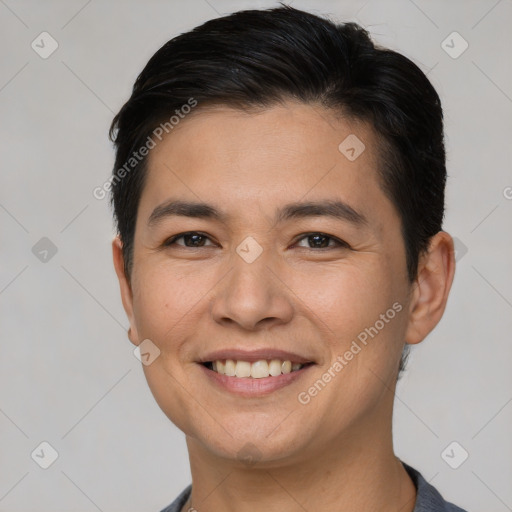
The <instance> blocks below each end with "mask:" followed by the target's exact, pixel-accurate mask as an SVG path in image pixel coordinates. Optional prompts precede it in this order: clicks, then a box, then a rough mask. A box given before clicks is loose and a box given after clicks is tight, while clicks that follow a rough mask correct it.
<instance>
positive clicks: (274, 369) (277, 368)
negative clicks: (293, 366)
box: [268, 359, 283, 377]
mask: <svg viewBox="0 0 512 512" xmlns="http://www.w3.org/2000/svg"><path fill="white" fill-rule="evenodd" d="M282 364H283V363H281V361H279V359H272V361H270V364H269V365H268V373H270V375H272V377H277V376H278V375H281V365H282Z"/></svg>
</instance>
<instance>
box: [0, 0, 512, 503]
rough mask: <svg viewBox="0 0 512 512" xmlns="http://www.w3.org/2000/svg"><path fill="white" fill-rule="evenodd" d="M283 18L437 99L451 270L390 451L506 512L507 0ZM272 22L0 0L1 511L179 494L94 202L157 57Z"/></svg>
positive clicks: (225, 7) (177, 471)
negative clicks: (350, 41) (313, 27)
mask: <svg viewBox="0 0 512 512" xmlns="http://www.w3.org/2000/svg"><path fill="white" fill-rule="evenodd" d="M291 3H292V5H293V6H295V7H298V8H303V9H306V10H311V11H313V12H317V13H324V14H329V15H331V16H332V17H333V18H335V19H338V20H339V21H349V20H355V21H357V22H359V23H361V24H362V25H364V26H365V27H366V28H368V29H369V30H370V32H371V33H372V35H373V37H374V39H375V40H376V41H378V42H380V43H381V44H383V45H386V46H389V47H391V48H393V49H397V50H399V51H401V52H403V53H404V54H405V55H407V56H408V57H409V58H411V59H412V60H413V61H415V62H416V63H417V64H418V65H419V66H420V67H421V68H422V69H423V70H424V71H425V72H428V76H429V78H430V79H431V81H432V82H433V84H434V86H435V87H436V88H437V90H438V92H439V94H440V96H441V98H442V101H443V104H444V111H445V119H446V142H447V150H448V173H449V180H448V184H447V215H446V223H445V229H446V230H447V231H449V232H450V233H451V234H452V235H453V236H455V237H457V239H458V242H457V243H458V256H457V257H458V260H459V261H458V268H457V272H456V277H455V281H454V285H453V289H452V293H451V296H450V299H449V302H448V307H447V310H446V313H445V316H444V318H443V319H442V321H441V323H440V325H439V326H438V328H437V329H436V330H435V331H434V332H433V333H432V334H431V335H430V336H429V337H428V339H427V340H426V341H425V342H424V343H422V344H421V345H420V346H418V347H417V348H416V349H415V350H413V355H412V358H411V360H410V363H409V369H408V371H407V373H406V375H405V376H404V377H403V379H402V380H401V382H400V384H399V388H398V391H397V399H396V413H395V425H394V436H395V443H396V450H397V454H398V455H399V456H400V457H401V458H402V459H403V460H405V461H406V462H409V463H410V464H412V465H413V466H414V467H416V468H418V469H419V470H420V471H421V472H422V473H423V474H424V476H425V477H426V478H427V480H429V481H431V482H432V483H433V484H434V485H435V486H436V487H437V488H438V489H439V490H440V491H441V492H442V493H443V494H444V495H445V497H446V498H447V499H449V500H452V501H454V502H456V503H457V504H459V505H461V506H463V507H466V508H467V509H468V510H471V511H476V510H485V511H486V512H506V511H507V510H512V486H511V481H512V436H511V435H510V433H511V423H512V403H511V402H512V385H511V384H512V377H511V371H510V365H511V364H510V362H511V361H512V343H511V342H510V333H511V332H512V314H511V313H512V271H511V266H510V262H511V261H512V243H511V234H512V200H511V199H507V196H508V198H511V197H512V188H507V187H512V173H511V165H510V164H511V153H512V150H511V144H510V141H511V137H512V121H511V120H512V116H511V113H512V100H511V96H512V83H511V78H512V70H511V62H512V59H510V49H511V40H512V32H511V30H510V26H511V22H512V2H511V1H510V0H500V1H496V0H492V1H484V0H480V1H476V0H473V1H450V2H446V1H429V2H427V1H420V0H416V1H415V2H413V1H410V0H396V1H377V0H370V1H366V0H365V1H341V0H337V1H316V2H313V1H312V0H310V1H299V0H295V1H294V2H291ZM272 5H275V2H270V1H239V2H235V1H227V0H226V1H223V0H209V1H208V2H207V1H205V0H189V1H186V2H178V1H166V2H163V1H151V2H135V1H130V2H121V1H99V0H92V1H85V0H73V1H66V2H64V1H62V2H56V1H48V2H41V1H39V2H36V1H35V0H34V1H13V0H0V34H1V36H0V37H1V45H0V55H1V69H0V119H1V128H2V133H1V138H0V144H1V167H2V172H1V186H0V223H1V236H0V250H1V265H0V315H1V316H0V336H1V357H0V434H1V435H0V461H1V466H0V510H1V511H9V512H21V511H24V512H25V511H27V512H28V511H35V510H38V511H41V512H45V511H53V512H59V511H96V510H100V511H104V512H107V511H126V512H130V511H133V512H135V511H144V510H145V511H157V510H160V508H162V507H163V506H164V505H166V504H168V503H169V502H170V501H172V500H173V499H174V497H175V496H176V495H177V494H178V493H179V492H180V491H181V490H182V489H183V488H184V487H185V486H186V485H187V484H188V483H189V481H190V473H189V470H188V459H187V453H186V447H185V442H184V435H183V434H182V433H181V432H180V431H178V429H177V428H176V427H174V426H173V425H172V424H171V423H170V422H169V421H168V419H167V418H166V417H165V416H164V414H163V413H162V412H161V411H160V409H159V408H158V406H157V405H156V403H155V401H154V399H153V397H152V395H151V394H150V392H149V389H148V386H147V384H146V381H145V379H144V375H143V372H142V369H141V366H140V363H139V361H138V360H137V359H136V358H135V357H134V355H133V346H132V345H131V343H130V342H129V341H128V339H127V336H126V329H127V327H128V322H127V320H126V318H125V315H124V311H123V310H122V306H121V300H120V297H119V292H118V284H117V280H116V277H115V274H114V271H113V266H112V262H111V248H110V242H111V239H112V236H113V234H114V231H113V224H112V220H111V213H110V210H109V207H108V202H107V200H102V201H100V200H97V199H95V198H94V197H93V195H92V190H93V189H94V187H96V186H101V185H102V184H103V183H104V181H105V180H106V179H107V178H108V176H109V173H110V170H111V166H112V164H113V151H112V148H111V145H110V143H109V142H108V140H107V129H108V127H109V124H110V121H111V119H112V117H113V114H114V113H115V112H117V110H118V109H119V108H120V107H121V105H122V104H123V102H124V101H125V100H126V99H127V98H128V96H129V93H130V89H131V87H132V84H133V81H134V80H135V78H136V75H137V74H138V73H139V72H140V71H141V69H142V67H143V66H144V64H145V63H146V62H147V60H148V59H149V57H150V56H151V55H152V54H153V53H154V52H155V51H156V50H157V49H158V48H159V47H160V46H161V45H162V44H163V43H164V42H166V41H167V40H168V39H170V38H171V37H173V36H175V35H177V34H179V33H181V32H183V31H186V30H189V29H191V28H193V27H194V26H196V25H197V24H199V23H202V22H203V21H206V20H207V19H210V18H213V17H217V16H219V15H220V14H224V13H228V12H232V11H235V10H238V9H242V8H249V7H252V8H265V7H270V6H272ZM43 31H47V32H49V33H50V34H51V36H52V37H53V38H54V39H55V40H56V41H57V42H58V45H59V46H58V49H57V50H56V51H55V52H54V53H53V54H52V55H51V56H49V57H48V58H47V59H43V58H41V57H40V56H39V54H38V53H36V52H35V51H34V50H33V49H32V47H31V43H32V41H33V40H35V41H36V43H37V42H38V41H39V45H40V46H42V45H43V44H44V46H45V48H46V50H47V49H48V48H49V47H50V46H49V45H50V43H49V40H48V39H46V40H45V41H46V42H44V43H41V42H40V38H38V36H39V34H40V33H41V32H43ZM454 31H457V32H458V33H459V34H460V35H461V36H462V37H463V38H464V40H466V41H467V43H468V44H469V47H468V49H467V50H466V51H465V52H464V53H462V54H461V55H460V56H458V58H453V56H450V55H449V54H448V53H447V51H445V49H449V48H446V46H447V45H448V47H449V46H451V47H452V48H451V49H449V51H451V52H452V54H453V53H454V52H459V51H460V50H461V49H462V44H463V41H462V40H461V39H460V38H458V36H455V39H454V38H453V37H452V38H451V39H450V38H449V39H448V40H447V42H446V43H444V45H442V42H443V41H444V40H446V38H447V36H449V35H450V34H451V33H452V32H454ZM45 37H46V36H45ZM43 237H47V238H48V239H49V240H51V242H52V243H53V244H54V246H55V247H56V248H57V252H56V254H54V255H52V252H51V248H50V252H48V253H47V254H45V253H44V249H45V247H46V249H48V242H47V241H42V242H39V241H40V239H41V238H43ZM38 242H39V245H36V244H37V243H38ZM45 244H47V245H46V246H45ZM34 246H36V249H34V251H33V247H34ZM41 251H43V252H41ZM466 251H467V252H466ZM45 258H46V259H45ZM43 441H46V442H48V443H50V445H51V446H52V447H53V448H54V449H55V450H56V451H57V452H58V454H59V456H58V458H57V460H56V461H55V462H54V463H53V464H52V465H51V466H50V467H49V468H48V469H42V468H41V467H39V465H38V463H36V460H37V461H39V462H40V463H42V462H44V461H45V460H46V461H48V457H49V456H50V454H49V450H48V449H45V448H44V447H43V451H42V452H41V448H39V449H38V450H39V451H38V450H36V449H37V448H38V447H39V445H40V443H41V442H43ZM453 441H456V442H457V443H459V444H458V445H457V446H456V447H455V449H454V451H451V448H450V449H449V450H448V455H449V456H450V462H451V463H452V464H454V461H455V463H457V462H460V460H461V454H462V453H463V452H462V451H461V448H460V447H462V449H464V450H466V451H467V452H468V453H469V457H468V459H467V460H466V461H464V463H462V464H461V465H460V466H459V467H458V469H452V468H451V467H450V466H449V465H448V464H447V462H446V461H445V459H446V452H445V459H443V457H442V455H441V454H442V452H443V451H444V450H445V448H446V447H447V446H448V445H449V444H450V443H452V442H453ZM459 445H460V447H459ZM34 450H36V454H37V453H38V454H39V459H38V457H37V455H35V456H34V458H32V457H31V453H32V452H33V451H34ZM45 450H46V451H45Z"/></svg>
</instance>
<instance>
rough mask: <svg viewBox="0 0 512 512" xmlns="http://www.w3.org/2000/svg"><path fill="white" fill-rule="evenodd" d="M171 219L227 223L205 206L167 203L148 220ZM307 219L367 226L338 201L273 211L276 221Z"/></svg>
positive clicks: (360, 216) (221, 214)
mask: <svg viewBox="0 0 512 512" xmlns="http://www.w3.org/2000/svg"><path fill="white" fill-rule="evenodd" d="M173 216H180V217H191V218H198V219H211V220H217V221H219V222H223V223H226V222H227V221H228V220H229V218H230V216H229V215H228V214H226V213H225V212H222V211H220V210H218V209H217V208H215V207H214V206H212V205H210V204H207V203H200V202H190V201H180V200H169V201H166V202H165V203H162V204H161V205H159V206H157V207H156V208H155V209H154V210H153V212H152V213H151V215H150V216H149V219H148V222H147V224H148V227H153V226H155V225H157V224H158V223H160V222H161V221H162V220H163V219H165V218H168V217H173ZM307 217H332V218H335V219H338V220H344V221H346V222H349V223H351V224H354V225H355V226H358V227H368V226H369V225H370V223H369V221H368V219H367V218H366V217H365V216H364V215H363V214H362V213H360V212H358V211H357V210H355V209H354V208H352V207H351V206H350V205H348V204H347V203H345V202H343V201H339V200H324V201H308V202H297V203H290V204H287V205H284V206H283V207H281V208H279V209H278V210H277V211H276V216H275V218H276V222H277V223H282V222H285V221H287V220H291V219H303V218H307Z"/></svg>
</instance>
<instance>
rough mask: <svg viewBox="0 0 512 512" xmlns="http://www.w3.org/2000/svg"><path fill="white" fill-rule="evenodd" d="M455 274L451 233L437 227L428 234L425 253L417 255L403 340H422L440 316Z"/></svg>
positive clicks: (408, 341)
mask: <svg viewBox="0 0 512 512" xmlns="http://www.w3.org/2000/svg"><path fill="white" fill-rule="evenodd" d="M454 274H455V253H454V246H453V239H452V237H451V236H450V235H449V234H448V233H446V232H445V231H439V233H437V234H436V235H435V236H434V237H432V239H431V241H430V245H429V249H428V252H427V254H425V255H422V256H421V257H420V261H419V264H418V276H417V278H416V282H415V283H414V285H413V286H414V290H413V293H412V299H411V304H410V309H409V324H408V326H407V331H406V337H405V341H406V342H407V343H409V344H416V343H420V342H421V341H423V340H424V339H425V338H426V337H427V335H428V334H429V333H430V332H431V331H432V330H433V329H434V327H435V326H436V325H437V324H438V323H439V321H440V320H441V318H442V316H443V313H444V310H445V308H446V303H447V301H448V295H449V293H450V289H451V286H452V282H453V277H454Z"/></svg>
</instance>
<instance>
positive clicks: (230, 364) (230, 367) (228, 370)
mask: <svg viewBox="0 0 512 512" xmlns="http://www.w3.org/2000/svg"><path fill="white" fill-rule="evenodd" d="M217 362H218V361H217ZM235 368H236V365H235V361H233V359H227V360H226V364H225V365H224V375H227V376H228V377H234V376H235ZM219 373H220V372H219Z"/></svg>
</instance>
